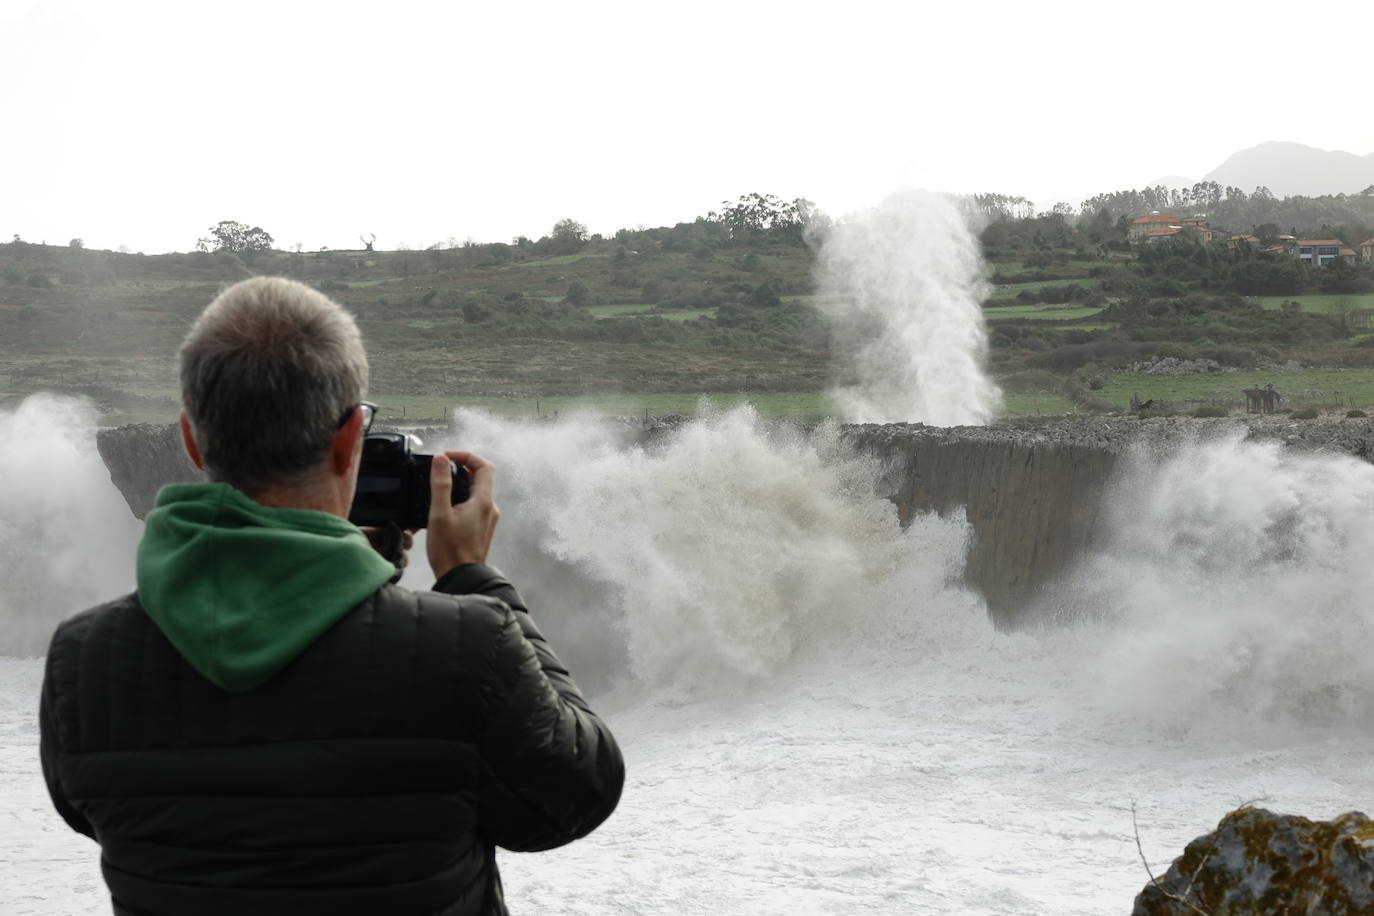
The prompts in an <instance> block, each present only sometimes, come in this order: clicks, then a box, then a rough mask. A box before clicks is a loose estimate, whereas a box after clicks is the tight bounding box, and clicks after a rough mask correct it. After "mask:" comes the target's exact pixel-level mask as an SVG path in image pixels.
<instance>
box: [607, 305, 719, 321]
mask: <svg viewBox="0 0 1374 916" xmlns="http://www.w3.org/2000/svg"><path fill="white" fill-rule="evenodd" d="M587 311H589V312H591V313H592V315H593V316H595V317H597V318H650V317H652V318H666V319H668V320H669V321H692V320H694V319H696V318H714V317H716V310H715V309H686V310H683V311H680V312H657V311H654V307H653V306H652V305H647V304H643V305H593V306H590V307H588V309H587Z"/></svg>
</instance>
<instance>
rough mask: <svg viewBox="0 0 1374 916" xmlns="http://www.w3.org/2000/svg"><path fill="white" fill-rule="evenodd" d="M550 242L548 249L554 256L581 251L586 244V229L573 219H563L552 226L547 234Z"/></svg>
mask: <svg viewBox="0 0 1374 916" xmlns="http://www.w3.org/2000/svg"><path fill="white" fill-rule="evenodd" d="M549 240H550V242H552V244H551V245H550V249H551V250H552V251H553V253H554V254H572V253H574V252H577V251H581V250H582V246H583V245H585V244H587V227H586V226H584V225H582V224H581V223H579V222H578V221H577V220H575V219H571V218H568V217H565V218H563V219H560V220H559V221H558V222H556V223H554V224H553V230H552V231H551V232H550V233H549Z"/></svg>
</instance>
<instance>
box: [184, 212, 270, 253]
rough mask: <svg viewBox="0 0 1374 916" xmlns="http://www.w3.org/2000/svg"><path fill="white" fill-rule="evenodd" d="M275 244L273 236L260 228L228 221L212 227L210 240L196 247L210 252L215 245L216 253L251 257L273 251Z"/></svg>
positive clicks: (201, 240) (202, 241) (205, 240)
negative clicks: (260, 252) (258, 253)
mask: <svg viewBox="0 0 1374 916" xmlns="http://www.w3.org/2000/svg"><path fill="white" fill-rule="evenodd" d="M273 244H275V243H274V241H273V239H272V236H271V235H269V234H268V233H267V231H266V230H264V229H262V228H261V227H260V226H252V227H249V226H245V225H244V224H243V223H238V222H234V221H233V220H228V219H227V220H221V221H220V222H219V223H218V224H217V225H215V226H211V227H210V238H208V239H200V240H199V241H198V242H197V245H196V247H197V248H198V249H199V250H201V251H207V250H210V247H209V246H210V245H213V246H214V249H213V250H215V251H228V252H231V253H233V254H247V255H250V257H251V255H253V254H255V253H256V252H259V251H270V250H272V246H273Z"/></svg>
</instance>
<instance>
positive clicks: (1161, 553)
mask: <svg viewBox="0 0 1374 916" xmlns="http://www.w3.org/2000/svg"><path fill="white" fill-rule="evenodd" d="M11 429H12V427H4V426H0V433H11ZM11 434H12V433H11ZM81 435H84V434H77V433H76V432H74V433H73V435H72V436H70V437H68V440H67V441H69V442H70V443H71V445H70V446H69V447H70V448H71V449H73V450H74V451H75V452H78V453H79V452H81V451H83V450H84V449H85V448H89V447H90V446H89V444H88V442H86V443H83V442H82V440H81ZM461 441H462V444H463V445H464V447H471V448H474V449H476V450H478V451H479V452H482V453H483V454H487V455H488V456H489V457H491V458H493V459H494V460H495V461H496V463H497V465H498V469H499V470H498V493H499V494H500V502H501V505H502V509H503V519H502V523H501V529H500V534H499V536H498V542H497V545H496V550H495V554H494V560H495V561H496V562H497V563H498V565H500V566H502V567H503V568H504V569H505V570H506V571H507V572H508V573H509V574H510V575H511V577H512V578H513V579H514V580H515V581H516V582H517V584H519V585H520V586H521V588H522V590H523V591H524V592H525V593H526V597H527V598H528V600H529V601H530V603H531V605H532V607H533V608H534V612H535V614H536V616H537V618H538V619H539V620H540V622H541V625H542V626H543V627H544V628H545V630H546V632H547V633H549V634H550V636H551V639H552V640H553V642H554V644H555V646H557V647H558V648H559V650H560V654H562V655H563V656H564V660H565V661H567V662H568V663H569V665H570V667H572V669H573V671H574V674H575V675H576V676H577V677H578V678H579V680H581V681H582V682H584V683H586V684H588V685H594V686H595V688H596V690H597V693H598V695H599V696H598V699H597V705H598V707H599V708H601V709H602V710H603V711H604V712H605V714H606V715H607V716H608V718H609V720H610V722H611V723H612V726H613V727H614V729H615V731H616V733H617V735H618V736H619V738H620V739H621V741H622V744H623V746H624V749H625V754H626V758H627V761H628V765H629V773H630V777H629V783H628V786H627V789H626V794H625V797H624V800H623V802H622V805H621V808H620V810H618V811H617V812H616V814H615V815H614V816H613V817H612V819H611V820H610V821H609V822H607V824H606V825H605V826H603V827H602V828H601V829H600V830H599V831H598V832H597V833H595V834H593V836H592V837H590V838H588V839H587V840H584V841H582V842H579V843H577V844H574V845H573V846H571V847H568V848H566V849H563V850H558V851H555V852H551V853H546V854H539V855H532V856H515V855H503V856H502V867H503V872H504V875H505V880H506V884H507V889H508V892H509V896H510V898H511V899H512V900H513V901H514V903H515V906H516V907H517V908H518V909H520V910H523V911H526V912H548V913H555V912H556V913H588V914H591V913H606V912H635V913H703V914H704V913H711V914H718V913H816V912H836V913H850V912H887V913H999V914H1001V913H1005V914H1013V913H1014V914H1037V913H1043V914H1056V916H1058V914H1101V913H1112V912H1127V911H1128V910H1129V907H1130V901H1131V898H1132V897H1133V895H1134V894H1135V893H1136V892H1137V891H1138V890H1139V889H1140V887H1141V886H1142V885H1143V883H1144V881H1145V873H1144V868H1143V867H1142V866H1141V864H1140V862H1139V860H1138V857H1137V853H1136V849H1135V842H1134V840H1133V838H1132V836H1131V819H1130V806H1131V805H1132V804H1133V803H1134V804H1136V805H1137V806H1138V808H1139V816H1140V823H1141V834H1142V836H1141V839H1142V841H1143V844H1144V848H1145V850H1146V853H1147V855H1148V856H1149V857H1150V859H1151V864H1152V865H1154V866H1155V867H1156V869H1157V870H1158V869H1159V868H1162V867H1164V866H1167V863H1168V861H1169V859H1170V858H1172V856H1174V855H1176V854H1178V853H1179V852H1180V851H1181V850H1182V848H1183V846H1184V845H1185V844H1186V843H1187V842H1188V841H1189V840H1190V839H1192V838H1193V837H1194V836H1196V835H1198V834H1200V833H1203V832H1205V831H1207V830H1209V829H1210V828H1211V827H1212V826H1214V825H1215V823H1216V821H1217V820H1218V819H1220V817H1221V816H1222V814H1224V813H1225V812H1226V811H1228V810H1230V809H1231V808H1234V807H1236V806H1237V805H1239V804H1240V803H1242V802H1244V801H1249V800H1254V799H1261V800H1263V801H1264V802H1265V803H1266V804H1267V805H1269V806H1270V807H1273V808H1276V809H1279V810H1283V811H1291V812H1295V813H1303V814H1306V815H1309V816H1314V817H1330V816H1332V815H1334V814H1337V813H1339V812H1341V811H1344V810H1348V809H1352V808H1360V807H1362V806H1364V804H1365V800H1366V799H1367V798H1368V797H1369V794H1370V792H1371V790H1374V769H1372V768H1370V767H1369V766H1368V765H1367V761H1368V759H1369V755H1370V754H1371V753H1374V733H1372V732H1371V728H1370V725H1369V721H1370V720H1369V716H1368V712H1369V705H1370V702H1369V698H1370V697H1371V696H1374V668H1372V667H1371V666H1370V665H1369V664H1367V663H1366V662H1365V653H1363V652H1362V651H1361V650H1362V649H1363V647H1364V646H1365V645H1367V644H1368V640H1367V639H1366V638H1364V637H1367V635H1368V629H1369V623H1370V619H1371V615H1370V613H1369V611H1368V605H1367V600H1366V599H1367V596H1368V595H1369V594H1371V588H1370V586H1371V585H1374V582H1372V581H1371V575H1372V573H1371V571H1370V564H1369V563H1368V562H1367V557H1369V556H1370V555H1371V554H1370V547H1371V546H1374V545H1371V543H1370V539H1371V535H1370V533H1369V526H1370V520H1371V518H1374V513H1372V512H1371V510H1374V468H1371V467H1370V466H1369V465H1366V464H1363V463H1360V462H1357V461H1354V460H1352V459H1346V458H1314V457H1298V456H1286V455H1284V454H1283V453H1282V452H1280V451H1278V450H1276V449H1274V448H1272V447H1267V446H1257V445H1252V444H1246V443H1241V442H1234V441H1228V442H1221V443H1212V444H1209V445H1199V446H1197V447H1195V448H1193V449H1191V450H1188V451H1185V452H1183V453H1180V454H1177V455H1175V456H1173V457H1172V458H1171V459H1170V460H1168V461H1162V462H1161V461H1159V460H1158V459H1157V460H1156V461H1155V462H1153V463H1150V462H1143V463H1142V464H1141V465H1140V466H1138V467H1136V468H1135V469H1134V470H1132V471H1130V472H1129V477H1128V478H1127V480H1126V481H1125V485H1124V486H1123V487H1122V488H1121V490H1120V493H1119V494H1118V497H1117V502H1116V503H1115V507H1116V511H1117V512H1119V518H1120V526H1119V528H1118V538H1117V539H1116V540H1115V541H1114V542H1113V545H1112V547H1111V548H1110V549H1109V550H1107V551H1104V553H1103V555H1102V556H1100V557H1097V558H1094V559H1093V560H1092V561H1091V565H1090V567H1089V571H1088V572H1087V573H1085V574H1084V575H1083V576H1082V577H1081V578H1079V579H1078V580H1076V581H1077V584H1073V585H1070V586H1066V588H1065V589H1064V591H1063V592H1062V599H1061V600H1060V601H1058V602H1057V604H1056V606H1055V607H1052V608H1050V609H1049V610H1048V616H1050V617H1051V618H1055V619H1057V620H1059V621H1060V622H1059V623H1058V624H1055V625H1050V626H1046V627H1045V628H1044V629H1042V630H1040V631H1037V632H1035V633H1020V634H1007V633H997V632H995V631H994V630H993V629H992V627H991V626H990V625H989V624H988V623H987V620H986V615H985V612H984V609H983V608H982V606H981V603H980V602H979V600H978V599H977V598H976V597H975V596H973V595H970V594H969V593H967V592H966V591H964V590H963V589H961V588H960V587H959V586H958V585H957V584H953V582H952V581H951V580H952V579H954V578H955V577H956V574H957V571H958V568H959V565H960V562H961V558H962V551H963V548H964V535H965V531H964V527H963V525H962V524H961V523H960V522H958V521H952V520H940V519H937V518H928V519H920V520H918V521H917V522H916V523H915V524H913V525H912V526H911V528H910V529H909V530H907V531H905V532H903V531H901V530H899V528H898V526H897V523H896V517H895V513H894V512H893V511H892V509H891V508H890V507H889V506H888V505H887V503H886V502H884V501H883V500H880V499H878V498H876V497H874V496H873V494H872V492H871V489H870V487H869V485H868V484H867V483H866V482H867V481H869V480H872V479H873V478H874V477H875V476H876V475H875V474H874V469H873V468H872V467H871V466H869V464H868V463H867V462H866V461H864V460H860V459H855V458H853V457H850V456H846V455H845V454H844V452H843V450H842V449H841V448H840V447H839V446H838V445H837V444H836V443H835V442H834V440H833V438H832V437H830V436H828V435H827V434H825V433H824V432H823V433H822V434H821V435H820V436H818V437H817V439H815V440H814V441H803V440H800V439H798V438H796V437H794V436H789V435H786V434H780V435H778V436H769V435H768V434H766V433H764V432H762V431H760V429H759V428H758V426H757V424H756V423H755V422H754V420H753V419H752V418H751V417H750V416H749V415H748V414H746V413H740V412H735V413H730V414H726V415H722V416H718V417H715V418H712V419H711V420H709V421H707V422H704V423H698V424H694V425H692V426H690V427H688V428H686V429H685V430H683V431H682V432H681V433H680V434H678V435H677V436H676V437H674V438H673V439H671V440H670V441H668V442H665V443H663V444H662V445H661V446H659V447H657V448H654V449H650V450H647V451H638V450H630V449H626V448H624V447H622V446H620V445H618V444H616V443H615V442H614V441H612V438H611V437H610V436H608V435H607V434H606V433H604V432H603V431H602V428H601V427H598V426H595V425H592V424H581V423H577V422H566V423H562V424H556V425H555V424H541V425H529V426H517V425H513V424H509V423H504V422H498V421H494V420H490V419H486V418H483V417H480V416H472V415H469V416H466V417H464V418H463V433H462V440H461ZM434 444H436V443H431V445H434ZM449 444H454V443H449ZM17 480H18V477H17V474H16V471H15V468H14V466H12V465H7V466H3V467H0V486H3V487H7V488H8V487H13V486H15V485H16V481H17ZM70 490H71V492H72V493H73V494H78V493H81V492H82V491H83V490H84V491H85V497H84V498H90V496H91V494H92V493H93V492H99V491H104V492H105V496H108V495H109V494H110V493H112V492H113V490H112V488H110V487H109V485H108V484H106V483H103V482H102V480H101V479H100V477H99V475H95V474H93V475H92V476H91V477H88V478H83V479H81V480H80V481H79V482H78V483H77V484H76V485H74V486H73V487H71V488H70ZM73 498H75V496H74V497H73ZM68 510H69V511H65V512H64V511H58V512H56V513H55V514H51V513H50V514H51V517H53V518H55V519H58V520H64V519H75V518H78V517H79V515H80V513H79V512H77V511H76V510H75V509H73V508H72V507H71V506H68ZM55 524H65V525H70V524H71V522H70V521H58V522H56V523H55ZM87 543H88V542H87ZM117 547H118V550H122V551H127V550H128V544H127V543H125V544H121V545H117ZM87 549H93V548H90V547H89V543H88V546H87ZM414 557H415V559H416V562H417V563H420V562H421V558H422V557H423V551H422V550H420V549H419V548H418V547H417V550H416V551H415V553H414ZM110 568H111V569H112V568H113V564H111V567H110ZM411 575H412V576H413V577H419V578H420V579H421V580H423V578H424V577H423V576H422V575H420V571H418V570H412V572H411ZM91 582H92V583H96V579H95V578H94V577H93V578H92V579H91ZM99 584H103V585H105V586H106V587H107V591H106V592H105V593H106V594H112V593H113V592H114V591H116V590H118V589H119V588H123V587H126V583H123V582H121V581H120V580H119V578H118V575H116V574H115V573H114V572H110V573H109V579H108V580H107V581H105V582H103V583H99ZM48 587H50V588H52V589H54V590H55V591H56V592H57V593H58V594H60V595H62V596H63V597H64V598H65V599H66V600H68V601H69V603H70V606H71V607H72V608H73V609H75V608H76V607H78V606H80V605H81V604H83V603H85V602H86V600H87V599H86V597H85V592H82V593H80V594H78V593H70V594H68V593H65V592H63V591H62V589H64V588H65V584H64V582H63V581H61V580H60V579H59V578H55V579H53V580H52V581H50V582H49V583H48ZM40 678H41V670H40V664H39V663H38V662H37V661H33V660H29V661H23V660H13V659H10V660H0V791H3V795H4V798H5V804H4V808H3V810H0V818H4V821H5V829H3V830H0V861H3V862H4V863H5V865H4V873H3V875H0V912H2V913H6V914H9V913H16V914H19V913H35V914H40V913H41V914H52V913H98V912H107V911H108V904H107V902H106V901H105V899H104V897H103V888H102V887H101V884H100V880H99V872H98V866H97V851H96V848H95V847H94V845H93V844H91V843H90V842H89V841H87V840H85V839H84V838H81V837H78V836H76V835H74V834H71V833H70V832H68V831H67V830H66V828H65V826H64V825H62V823H61V822H60V820H59V819H58V818H57V817H56V815H55V814H53V813H52V812H51V811H50V809H49V807H48V804H47V801H46V798H45V796H44V793H43V788H42V784H41V779H40V777H39V775H38V768H37V762H36V747H35V744H36V739H37V734H36V723H35V721H34V709H35V708H36V691H37V685H38V682H39V680H40Z"/></svg>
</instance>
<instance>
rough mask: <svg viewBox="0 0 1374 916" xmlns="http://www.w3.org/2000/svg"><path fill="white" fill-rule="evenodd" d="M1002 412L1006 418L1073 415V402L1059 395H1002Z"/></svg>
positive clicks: (1074, 407) (1074, 410)
mask: <svg viewBox="0 0 1374 916" xmlns="http://www.w3.org/2000/svg"><path fill="white" fill-rule="evenodd" d="M1002 403H1003V411H1004V413H1006V414H1007V415H1008V416H1014V417H1028V416H1044V415H1047V414H1065V413H1075V412H1077V410H1078V407H1077V406H1076V405H1075V404H1074V402H1073V401H1070V400H1069V399H1068V398H1066V397H1064V396H1063V395H1059V394H1004V395H1003V396H1002Z"/></svg>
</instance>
